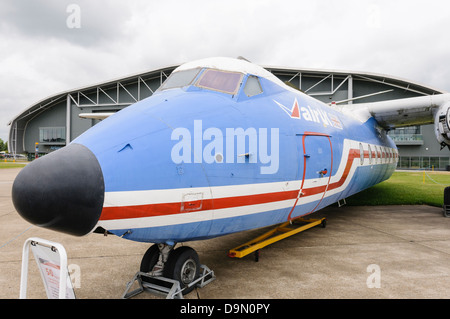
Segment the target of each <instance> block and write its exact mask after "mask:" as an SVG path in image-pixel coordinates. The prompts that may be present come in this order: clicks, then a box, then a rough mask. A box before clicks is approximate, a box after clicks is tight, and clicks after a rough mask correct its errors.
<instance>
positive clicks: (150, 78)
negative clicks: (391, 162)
mask: <svg viewBox="0 0 450 319" xmlns="http://www.w3.org/2000/svg"><path fill="white" fill-rule="evenodd" d="M176 67H178V65H172V66H168V67H164V68H160V69H156V70H151V71H148V72H145V73H141V74H136V75H131V76H127V77H124V78H120V79H116V80H111V81H106V82H103V83H99V84H96V85H90V86H86V87H83V88H79V89H74V90H70V91H66V92H62V93H59V94H55V95H53V96H50V97H48V98H46V99H44V100H41V101H39V102H37V103H36V104H34V105H31V106H30V107H28V108H27V109H26V110H25V111H23V112H22V113H20V114H18V115H17V116H16V117H15V118H14V119H13V120H11V122H10V123H9V125H10V133H9V141H8V145H9V151H10V153H13V154H26V155H28V158H29V159H33V158H34V157H35V154H39V155H40V156H41V155H44V154H47V153H49V152H52V151H54V150H57V149H59V148H61V147H64V146H65V145H66V144H68V143H69V142H70V141H72V140H73V139H75V138H76V137H77V136H79V135H80V134H82V133H83V132H84V131H86V130H87V129H89V128H90V127H92V126H94V125H95V124H96V123H98V121H99V120H95V119H85V118H80V117H79V115H80V114H81V113H101V112H117V111H119V110H121V109H123V108H125V107H127V106H129V105H131V104H133V103H135V102H137V101H140V100H142V99H145V98H147V97H149V96H151V95H152V94H153V92H155V91H156V89H158V87H159V86H160V85H161V84H162V83H163V82H164V80H165V79H166V78H167V77H168V76H169V75H170V73H171V72H172V71H173V70H174V69H175V68H176ZM266 69H267V70H269V71H270V72H272V73H273V74H275V75H276V76H278V77H279V78H280V79H281V80H283V81H285V82H288V83H290V84H292V85H293V86H295V87H297V88H300V89H301V90H302V91H303V92H305V93H306V94H309V95H311V96H313V97H315V98H317V99H319V100H321V101H323V102H326V103H331V102H333V101H334V102H339V101H343V100H349V99H354V98H358V99H356V100H352V101H350V102H348V103H355V104H356V103H366V102H375V101H383V100H391V99H400V98H408V97H415V96H423V95H433V94H440V93H445V92H444V91H441V90H438V89H435V88H431V87H428V86H424V85H421V84H418V83H413V82H410V81H407V80H404V79H399V78H395V77H392V76H386V75H381V74H373V73H362V72H348V71H336V70H317V69H297V68H288V67H266ZM360 97H362V98H360ZM389 135H390V136H391V137H392V138H393V139H394V141H395V142H396V144H397V146H398V149H399V154H400V158H399V162H398V167H399V168H406V169H409V168H411V169H418V168H431V167H433V168H434V169H441V170H443V169H446V168H447V167H448V166H449V165H450V151H449V150H448V149H443V150H440V145H439V143H438V142H437V141H436V138H435V135H434V127H433V125H424V126H414V127H407V128H399V129H396V130H392V131H391V132H389Z"/></svg>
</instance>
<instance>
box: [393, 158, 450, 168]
mask: <svg viewBox="0 0 450 319" xmlns="http://www.w3.org/2000/svg"><path fill="white" fill-rule="evenodd" d="M397 169H429V170H450V157H447V156H443V157H438V156H400V157H399V161H398V164H397Z"/></svg>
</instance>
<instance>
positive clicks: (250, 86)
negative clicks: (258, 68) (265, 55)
mask: <svg viewBox="0 0 450 319" xmlns="http://www.w3.org/2000/svg"><path fill="white" fill-rule="evenodd" d="M262 92H263V90H262V88H261V84H260V83H259V80H258V78H257V77H256V76H253V75H250V76H249V77H248V79H247V82H246V83H245V87H244V93H245V95H247V96H248V97H252V96H255V95H258V94H261V93H262Z"/></svg>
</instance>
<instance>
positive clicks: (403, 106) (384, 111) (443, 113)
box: [342, 93, 450, 148]
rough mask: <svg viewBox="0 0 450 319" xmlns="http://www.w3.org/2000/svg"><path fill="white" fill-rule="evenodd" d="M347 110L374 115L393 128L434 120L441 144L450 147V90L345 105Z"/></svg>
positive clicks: (361, 117) (360, 117) (367, 116)
mask: <svg viewBox="0 0 450 319" xmlns="http://www.w3.org/2000/svg"><path fill="white" fill-rule="evenodd" d="M342 109H343V111H344V112H345V113H348V114H353V115H356V116H357V117H358V118H359V119H361V120H364V119H368V118H369V117H373V118H374V119H375V120H376V121H377V122H378V124H379V125H380V126H381V127H383V128H385V129H387V130H389V129H394V128H397V127H404V126H413V125H424V124H433V123H434V125H435V129H436V137H437V139H438V141H439V142H440V144H441V146H443V147H444V146H449V148H450V93H446V94H438V95H429V96H421V97H414V98H407V99H398V100H390V101H382V102H373V103H357V104H351V105H347V106H343V108H342Z"/></svg>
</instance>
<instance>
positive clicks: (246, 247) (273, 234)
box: [228, 218, 326, 261]
mask: <svg viewBox="0 0 450 319" xmlns="http://www.w3.org/2000/svg"><path fill="white" fill-rule="evenodd" d="M298 222H302V224H300V225H299V224H298ZM305 223H306V224H305ZM317 225H322V227H324V228H325V226H326V218H321V219H304V218H297V219H295V220H292V221H288V222H285V223H283V224H280V225H279V226H277V227H276V228H274V229H272V230H270V231H268V232H267V233H265V234H263V235H261V236H259V237H256V238H255V239H252V240H251V241H249V242H246V243H245V244H242V245H240V246H238V247H236V248H233V249H231V250H229V251H228V256H229V257H232V258H242V257H244V256H247V255H248V254H250V253H252V252H256V253H257V255H256V261H258V251H259V249H261V248H264V247H266V246H268V245H270V244H273V243H275V242H277V241H280V240H282V239H284V238H287V237H290V236H292V235H295V234H298V233H300V232H302V231H305V230H307V229H310V228H312V227H315V226H317Z"/></svg>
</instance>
